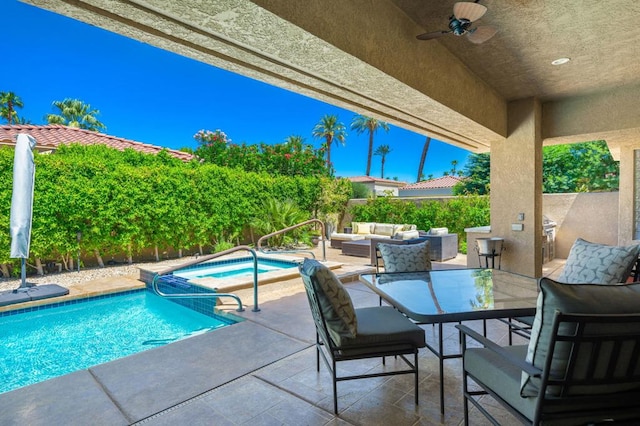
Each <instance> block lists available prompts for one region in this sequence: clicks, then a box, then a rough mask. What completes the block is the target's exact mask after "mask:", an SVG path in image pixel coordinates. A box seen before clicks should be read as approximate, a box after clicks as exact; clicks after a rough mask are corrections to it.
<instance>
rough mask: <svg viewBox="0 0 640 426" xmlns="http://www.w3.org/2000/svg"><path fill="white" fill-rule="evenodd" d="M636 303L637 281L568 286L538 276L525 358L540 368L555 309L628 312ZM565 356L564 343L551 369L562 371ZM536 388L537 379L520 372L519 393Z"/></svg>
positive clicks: (535, 391)
mask: <svg viewBox="0 0 640 426" xmlns="http://www.w3.org/2000/svg"><path fill="white" fill-rule="evenodd" d="M638 306H640V284H629V285H609V286H603V285H597V284H571V285H568V284H564V283H559V282H556V281H553V280H551V279H548V278H542V279H541V280H540V294H539V295H538V303H537V307H536V316H535V319H534V321H533V328H532V330H531V340H529V347H528V350H527V357H526V360H527V362H529V363H532V364H533V365H534V366H536V367H538V368H541V369H542V368H543V367H544V363H545V361H546V359H547V356H548V349H549V342H550V341H551V334H552V325H553V319H554V314H555V312H556V311H559V312H563V313H572V314H628V313H637V312H638ZM561 331H563V332H564V331H565V330H561ZM637 331H639V330H636V332H637ZM604 332H606V331H604ZM630 332H631V330H630ZM568 357H569V353H568V348H567V347H566V346H565V347H564V350H563V348H562V347H560V348H558V349H556V350H555V351H554V357H553V360H552V363H551V372H552V373H554V372H556V373H557V372H562V371H564V369H566V366H567V360H568ZM539 389H540V379H539V378H535V377H530V376H529V375H528V374H526V373H524V372H523V373H522V380H521V388H520V394H521V395H522V396H524V397H527V396H537V395H538V391H539ZM613 390H614V389H612V391H613ZM553 391H554V390H553V389H552V392H553Z"/></svg>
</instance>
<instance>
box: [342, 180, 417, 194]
mask: <svg viewBox="0 0 640 426" xmlns="http://www.w3.org/2000/svg"><path fill="white" fill-rule="evenodd" d="M348 179H349V180H350V181H351V182H354V183H361V184H363V185H364V186H366V187H367V189H369V191H370V192H371V193H372V194H375V195H387V194H391V195H395V196H398V188H401V187H403V186H405V185H406V184H407V183H406V182H399V181H397V180H391V179H382V178H374V177H371V176H354V177H350V178H348Z"/></svg>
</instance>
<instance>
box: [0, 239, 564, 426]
mask: <svg viewBox="0 0 640 426" xmlns="http://www.w3.org/2000/svg"><path fill="white" fill-rule="evenodd" d="M326 250H327V258H328V260H334V261H340V262H345V264H344V266H343V267H342V268H341V269H340V270H337V271H336V272H337V273H338V275H340V276H344V277H346V278H345V280H347V279H350V278H351V279H353V278H355V279H356V280H357V274H358V273H362V272H365V271H367V270H370V269H371V268H370V267H368V266H367V265H366V263H367V262H368V259H366V258H357V257H351V256H341V255H340V250H337V249H331V248H328V247H327V249H326ZM561 265H562V262H553V263H551V264H547V265H546V269H545V275H550V276H554V275H555V274H557V272H558V271H557V270H558V268H559V267H561ZM465 266H466V258H464V256H459V257H458V258H456V259H454V260H452V261H449V262H445V263H437V264H434V268H437V269H441V268H452V267H453V268H455V267H458V268H459V267H465ZM346 287H347V289H348V291H349V293H350V294H351V296H352V298H353V301H354V304H355V306H356V307H360V306H374V305H377V304H378V297H377V296H375V295H374V294H373V293H372V292H371V291H369V290H368V289H367V288H366V287H365V286H364V285H362V284H360V283H358V282H357V281H349V282H346ZM237 294H238V295H239V296H240V297H241V298H242V300H243V302H245V303H247V304H249V303H252V301H253V291H252V290H241V291H238V292H237ZM260 308H261V310H260V311H259V312H253V311H252V310H251V305H249V306H247V307H246V310H245V311H244V312H242V313H238V315H241V316H242V317H244V318H245V319H246V321H244V322H241V323H239V324H236V325H233V326H231V327H226V328H223V329H220V330H217V331H216V332H213V333H206V334H204V335H201V336H196V337H192V338H189V339H185V340H182V341H179V342H176V343H172V344H170V345H166V346H163V347H160V348H156V349H152V350H149V351H146V352H143V353H140V354H136V355H133V356H130V357H127V358H123V359H120V360H116V361H113V362H110V363H107V364H102V365H99V366H96V367H93V368H90V369H88V370H84V371H79V372H75V373H71V374H68V375H66V376H62V377H59V378H56V379H52V380H49V381H46V382H43V383H40V384H36V385H33V386H28V387H25V388H22V389H17V390H15V391H13V392H8V393H5V394H2V395H0V424H2V425H25V424H29V425H52V424H56V425H57V424H65V425H73V424H77V425H89V424H91V425H101V424H103V425H127V424H144V425H182V424H185V425H186V424H189V425H242V424H251V425H387V424H393V425H394V426H402V425H459V424H462V395H461V394H462V385H461V374H460V370H461V362H460V360H457V359H455V360H447V361H445V385H446V387H445V390H446V394H445V403H446V414H445V416H444V417H442V416H441V415H440V407H439V403H438V390H439V382H438V362H437V358H436V357H435V356H434V355H432V354H431V353H430V352H429V351H428V350H427V349H423V350H422V351H421V352H420V404H419V405H418V406H415V405H414V402H413V386H412V376H394V377H382V378H373V379H363V380H354V381H347V382H342V383H339V384H338V395H339V401H338V404H339V406H338V408H339V410H340V412H339V415H338V416H335V415H333V411H332V410H333V408H332V396H331V395H332V393H331V389H332V386H331V378H330V375H329V373H328V372H327V370H326V368H324V365H321V370H320V373H317V372H316V369H315V349H314V347H313V346H312V344H313V341H314V338H315V334H314V333H315V332H314V328H313V322H312V319H311V314H310V312H309V306H308V302H307V300H306V295H305V294H304V289H303V286H302V282H301V280H300V279H299V278H297V279H293V280H289V281H284V282H280V283H277V284H269V285H265V286H262V287H260ZM223 309H225V310H229V311H233V309H234V306H232V305H230V304H229V305H224V306H223ZM234 313H235V312H234ZM470 324H471V325H472V326H475V327H480V326H481V323H477V324H474V323H470ZM436 330H437V329H436V328H434V327H431V326H425V331H426V333H427V338H428V339H430V340H432V341H433V339H434V338H435V337H436V336H435V333H436ZM506 331H507V330H506V326H505V325H504V324H502V323H498V322H497V321H490V322H489V337H491V338H492V339H493V340H496V341H498V342H500V343H503V344H504V343H506V338H507V335H506ZM445 333H446V336H445V344H446V347H448V348H449V349H450V350H457V349H458V335H457V333H456V330H455V329H454V328H453V326H452V325H451V326H445ZM395 362H396V361H394V360H389V359H388V360H387V365H388V366H389V367H393V364H394V363H395ZM341 364H343V365H344V364H345V363H341ZM342 368H344V369H348V370H351V371H357V372H364V371H368V370H370V369H379V368H381V365H380V361H379V360H377V359H374V360H366V361H353V362H350V363H347V364H346V366H343V367H342ZM494 406H495V405H494ZM493 411H494V412H495V413H496V415H497V416H498V418H499V419H500V420H501V422H502V423H503V424H507V425H508V424H514V419H513V418H511V417H509V415H508V414H506V413H504V412H503V411H502V410H501V409H500V408H498V407H495V409H494V410H493ZM476 414H477V413H476ZM471 419H472V422H471V423H472V424H473V425H485V424H488V422H486V421H485V420H483V418H482V416H480V415H472V416H471Z"/></svg>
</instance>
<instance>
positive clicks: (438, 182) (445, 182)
mask: <svg viewBox="0 0 640 426" xmlns="http://www.w3.org/2000/svg"><path fill="white" fill-rule="evenodd" d="M461 180H462V178H459V177H456V176H442V177H439V178H435V179H429V180H423V181H421V182H417V183H413V184H411V185H407V186H404V187H402V189H403V190H404V189H409V190H410V189H435V188H453V187H454V186H455V184H456V183H458V182H460V181H461Z"/></svg>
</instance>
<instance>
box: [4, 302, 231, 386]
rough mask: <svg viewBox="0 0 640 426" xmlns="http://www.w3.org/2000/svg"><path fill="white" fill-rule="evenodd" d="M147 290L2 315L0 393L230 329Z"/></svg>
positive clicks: (225, 322) (223, 322) (224, 321)
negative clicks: (221, 328)
mask: <svg viewBox="0 0 640 426" xmlns="http://www.w3.org/2000/svg"><path fill="white" fill-rule="evenodd" d="M231 323H232V321H229V320H227V319H223V318H221V317H215V316H208V315H204V314H202V313H199V312H196V311H194V310H192V309H189V308H186V307H184V306H181V305H179V304H177V303H174V302H172V301H169V300H167V299H163V298H162V297H160V296H157V295H155V294H152V293H151V292H149V291H146V290H139V291H133V292H127V293H125V294H121V295H117V296H113V297H106V298H105V297H101V298H93V299H91V300H89V301H82V302H81V303H73V304H60V305H56V306H55V307H51V308H47V309H37V310H31V311H29V312H24V313H18V314H15V315H3V316H0V342H1V345H2V350H1V351H0V393H2V392H7V391H10V390H13V389H17V388H19V387H22V386H26V385H30V384H33V383H37V382H41V381H43V380H47V379H50V378H53V377H57V376H61V375H63V374H66V373H70V372H73V371H77V370H83V369H86V368H89V367H91V366H94V365H97V364H102V363H105V362H108V361H112V360H114V359H118V358H122V357H125V356H127V355H131V354H134V353H137V352H142V351H145V350H147V349H151V348H154V347H157V346H162V345H165V344H167V343H171V342H174V341H177V340H180V339H183V338H186V337H189V336H193V335H196V334H199V333H204V332H207V331H210V330H213V329H216V328H220V327H224V326H226V325H229V324H231Z"/></svg>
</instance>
